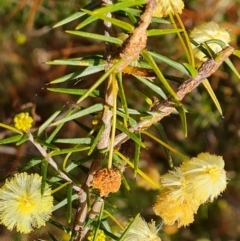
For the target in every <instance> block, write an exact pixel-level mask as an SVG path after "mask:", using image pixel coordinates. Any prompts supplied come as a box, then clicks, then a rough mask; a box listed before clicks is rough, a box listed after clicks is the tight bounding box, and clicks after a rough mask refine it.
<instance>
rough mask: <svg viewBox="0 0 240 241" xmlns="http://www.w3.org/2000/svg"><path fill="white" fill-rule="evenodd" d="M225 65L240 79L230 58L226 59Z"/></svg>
mask: <svg viewBox="0 0 240 241" xmlns="http://www.w3.org/2000/svg"><path fill="white" fill-rule="evenodd" d="M225 63H226V64H227V65H228V67H229V68H230V69H231V70H232V72H233V73H234V74H235V75H236V76H237V77H238V78H239V79H240V74H239V72H238V71H237V69H236V68H235V66H234V65H233V63H232V62H231V60H230V59H229V58H227V59H225Z"/></svg>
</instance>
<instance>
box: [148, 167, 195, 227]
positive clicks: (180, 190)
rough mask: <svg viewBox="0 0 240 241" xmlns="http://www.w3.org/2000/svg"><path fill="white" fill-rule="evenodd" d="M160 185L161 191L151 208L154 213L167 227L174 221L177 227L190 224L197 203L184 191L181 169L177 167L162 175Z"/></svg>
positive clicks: (184, 183) (184, 182)
mask: <svg viewBox="0 0 240 241" xmlns="http://www.w3.org/2000/svg"><path fill="white" fill-rule="evenodd" d="M160 183H161V187H162V189H161V191H160V194H159V196H158V197H157V201H156V204H155V206H154V208H153V210H154V212H155V213H156V214H157V215H159V216H160V217H161V218H162V219H163V221H164V223H165V224H167V225H172V224H174V223H175V222H176V221H177V222H178V227H181V226H186V225H188V224H190V223H192V222H193V220H194V213H196V212H197V209H198V207H199V203H198V202H196V201H195V200H194V199H192V197H191V194H189V193H188V192H187V191H186V190H187V188H186V185H187V184H186V179H185V177H184V175H183V172H182V170H181V168H179V167H178V168H176V169H175V170H174V171H169V173H167V174H165V175H163V176H162V177H161V178H160Z"/></svg>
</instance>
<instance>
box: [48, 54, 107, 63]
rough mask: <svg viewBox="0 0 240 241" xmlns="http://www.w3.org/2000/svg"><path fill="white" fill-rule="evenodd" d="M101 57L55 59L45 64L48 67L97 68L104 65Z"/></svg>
mask: <svg viewBox="0 0 240 241" xmlns="http://www.w3.org/2000/svg"><path fill="white" fill-rule="evenodd" d="M105 62H106V61H105V60H103V58H102V56H100V55H99V56H93V57H82V58H73V59H55V60H52V61H47V62H46V64H49V65H72V66H98V65H103V64H105Z"/></svg>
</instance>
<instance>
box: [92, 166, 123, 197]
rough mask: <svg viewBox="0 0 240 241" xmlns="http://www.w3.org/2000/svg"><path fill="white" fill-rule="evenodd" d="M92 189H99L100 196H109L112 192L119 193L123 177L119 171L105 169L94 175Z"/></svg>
mask: <svg viewBox="0 0 240 241" xmlns="http://www.w3.org/2000/svg"><path fill="white" fill-rule="evenodd" d="M90 185H91V187H93V188H95V189H98V190H99V192H100V196H101V197H103V196H107V195H108V194H109V193H110V192H113V193H114V192H117V191H118V190H119V188H120V186H121V175H120V173H119V171H118V170H117V169H108V168H103V169H100V170H98V171H97V172H96V173H95V174H94V175H93V180H92V182H91V183H90Z"/></svg>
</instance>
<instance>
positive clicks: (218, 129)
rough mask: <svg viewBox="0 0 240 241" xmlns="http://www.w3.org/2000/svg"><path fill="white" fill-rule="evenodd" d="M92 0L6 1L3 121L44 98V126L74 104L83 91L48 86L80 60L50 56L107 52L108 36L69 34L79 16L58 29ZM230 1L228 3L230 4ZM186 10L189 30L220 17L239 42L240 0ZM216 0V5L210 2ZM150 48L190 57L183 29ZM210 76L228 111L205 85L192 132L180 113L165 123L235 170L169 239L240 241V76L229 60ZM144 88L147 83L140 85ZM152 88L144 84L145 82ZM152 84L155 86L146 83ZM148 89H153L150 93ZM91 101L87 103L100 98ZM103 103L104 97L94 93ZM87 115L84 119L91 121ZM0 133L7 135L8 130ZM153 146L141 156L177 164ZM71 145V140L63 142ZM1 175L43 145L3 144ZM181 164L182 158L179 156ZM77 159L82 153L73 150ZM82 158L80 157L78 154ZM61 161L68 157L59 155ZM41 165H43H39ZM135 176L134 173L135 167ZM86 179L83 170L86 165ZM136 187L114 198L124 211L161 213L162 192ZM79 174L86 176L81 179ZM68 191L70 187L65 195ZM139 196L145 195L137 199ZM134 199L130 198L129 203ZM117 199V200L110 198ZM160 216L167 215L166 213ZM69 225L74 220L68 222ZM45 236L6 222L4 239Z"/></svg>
mask: <svg viewBox="0 0 240 241" xmlns="http://www.w3.org/2000/svg"><path fill="white" fill-rule="evenodd" d="M86 2H87V1H70V0H69V1H63V0H51V1H39V6H38V8H37V10H35V11H33V10H32V11H33V12H31V4H32V1H23V0H22V1H20V0H19V1H7V0H5V1H4V0H0V19H1V21H0V44H1V48H0V49H1V53H0V121H1V122H2V123H9V124H10V123H11V120H12V118H13V116H14V115H15V114H16V113H18V112H20V111H21V109H22V108H23V109H24V108H25V106H26V103H29V102H31V103H33V104H34V105H36V113H37V116H39V120H38V122H37V126H39V125H41V123H43V122H44V121H45V120H46V119H47V118H49V116H50V115H51V114H52V113H53V112H54V111H56V110H57V109H58V108H61V107H62V106H67V107H71V105H72V104H74V103H75V101H76V97H74V96H70V95H66V94H59V93H54V92H49V91H47V89H46V87H48V83H49V82H50V81H52V80H53V79H56V78H59V77H61V76H63V75H65V74H67V73H71V72H72V71H74V70H76V67H74V66H64V65H60V66H50V65H46V64H45V62H46V61H50V60H54V59H65V58H74V57H82V56H87V55H92V54H97V53H101V54H102V53H103V52H104V49H105V45H104V43H102V42H99V41H94V40H92V39H88V38H82V37H78V36H74V35H70V34H66V33H65V32H64V31H65V30H72V29H74V28H75V26H76V25H77V24H78V23H79V22H78V20H75V21H73V22H71V23H69V24H67V25H66V26H61V27H59V28H54V29H51V27H52V26H53V24H55V23H56V22H58V21H60V20H62V19H64V18H65V17H67V16H69V15H70V14H71V13H73V12H76V11H77V10H78V9H79V8H81V7H83V6H84V5H85V4H86ZM223 3H225V7H223ZM185 4H186V9H185V11H184V13H183V14H182V15H181V18H182V20H183V22H184V24H185V27H186V28H187V30H190V29H192V28H193V27H194V26H195V25H197V24H200V23H202V22H204V21H212V20H214V21H216V22H218V23H219V24H221V26H223V27H225V28H226V29H229V30H230V32H231V35H232V42H231V46H233V47H235V48H236V49H238V48H239V29H238V28H237V27H236V26H239V24H240V16H239V8H240V3H239V1H234V0H232V1H226V2H225V1H218V0H216V1H212V2H211V3H207V2H206V1H202V0H197V1H191V0H188V1H185ZM210 5H211V6H210ZM84 30H85V31H89V32H95V33H99V34H100V33H102V26H101V25H99V23H94V24H92V25H89V26H88V27H87V28H85V29H84ZM148 44H149V45H148V49H149V50H152V51H158V50H159V49H160V50H161V54H166V55H168V56H169V54H170V55H171V58H172V59H178V60H179V61H184V59H183V51H182V49H181V45H180V43H179V42H178V41H177V40H176V36H175V35H168V36H167V37H161V36H160V37H156V38H151V39H150V41H149V43H148ZM231 60H232V62H233V63H234V65H235V66H236V68H237V69H238V70H239V69H240V63H239V60H238V59H237V58H236V57H231ZM161 68H162V69H164V72H166V73H168V74H172V75H174V74H175V72H174V70H172V69H170V68H169V67H168V66H164V65H162V66H161ZM98 76H99V75H98V74H96V75H94V78H93V77H92V76H90V77H88V78H86V79H85V80H84V81H81V79H79V80H78V81H69V82H65V83H64V84H62V85H61V87H62V88H63V87H64V88H67V87H68V88H73V87H79V88H86V89H87V88H88V87H89V86H91V85H92V84H93V83H94V80H95V79H97V77H98ZM209 81H210V83H211V85H212V88H213V90H214V92H215V94H216V96H217V98H218V100H219V102H220V104H221V106H222V109H223V117H221V116H220V115H219V113H218V111H217V110H216V107H215V105H214V104H213V102H212V101H211V99H210V97H209V95H208V94H207V92H206V90H205V88H203V86H200V87H199V88H198V89H196V90H194V91H193V92H192V93H191V94H190V95H188V96H186V98H185V99H184V104H185V107H186V108H187V110H188V113H187V121H188V136H187V138H185V137H184V135H183V131H182V125H181V120H180V118H179V116H178V115H175V114H173V115H171V116H169V117H166V118H164V119H163V120H162V121H161V124H162V125H163V126H164V128H165V132H166V135H167V139H168V143H169V144H170V145H172V146H173V147H174V148H175V149H177V150H180V151H181V152H182V153H184V154H186V155H188V156H196V155H197V154H198V153H199V152H204V151H207V152H210V153H216V154H218V155H222V156H223V157H224V160H225V163H226V170H227V171H228V177H229V179H230V180H229V184H228V188H227V190H226V191H225V192H224V193H223V195H222V197H220V198H219V199H218V200H216V201H215V202H214V203H212V204H206V205H204V206H202V207H201V208H200V210H199V211H198V214H197V215H196V219H195V222H194V223H193V224H192V225H190V227H187V228H181V229H179V230H176V229H171V230H170V229H165V230H164V231H165V232H164V233H163V234H162V240H165V241H166V240H172V241H175V240H199V241H200V240H201V239H204V238H205V239H206V240H213V241H218V240H223V241H225V240H226V241H227V240H240V215H239V212H240V176H239V174H240V173H239V172H240V164H239V156H240V141H239V137H240V110H239V103H240V82H239V80H238V79H237V78H236V77H235V76H234V75H233V74H232V72H231V71H230V70H229V68H228V67H227V66H225V65H223V67H222V68H221V70H219V71H217V72H216V73H215V74H214V75H213V76H212V77H211V78H209ZM124 85H125V89H126V90H132V89H136V85H139V82H136V80H133V79H132V78H131V77H125V82H124ZM138 88H139V86H138ZM140 88H142V91H143V92H144V86H142V87H140ZM146 91H147V90H146ZM146 94H147V93H146ZM88 101H89V100H87V101H86V103H85V104H86V106H88V105H89V104H93V103H94V102H92V103H89V102H88ZM94 101H95V102H97V101H96V100H94ZM128 101H129V104H130V107H131V108H140V109H141V108H146V106H147V105H146V103H145V101H144V98H141V97H140V98H139V93H138V92H137V91H135V92H134V91H131V96H130V97H128ZM89 121H90V120H89V119H87V118H86V119H83V124H87V123H89ZM60 134H61V137H62V138H63V137H64V138H70V137H71V138H72V137H79V136H81V134H82V133H81V131H80V129H79V128H78V127H77V126H76V125H75V124H74V123H68V124H67V125H65V126H64V128H63V129H62V130H61V133H60ZM0 135H3V136H4V135H6V133H5V132H4V131H3V130H1V132H0ZM144 142H145V143H147V150H143V152H142V154H141V158H142V159H144V160H145V161H146V162H147V163H149V164H151V165H155V166H156V168H158V170H159V172H160V173H165V172H166V171H167V170H169V164H168V160H167V157H166V154H165V152H164V149H163V148H159V145H158V144H156V143H154V142H152V141H151V140H150V139H148V138H147V137H146V138H145V139H144ZM63 147H64V145H63ZM0 152H1V164H0V165H1V166H0V167H1V170H2V171H1V172H0V176H1V178H5V177H6V176H8V175H11V174H12V173H14V172H15V171H16V170H17V169H18V168H19V167H20V166H21V165H22V164H23V163H25V162H27V161H28V160H30V159H31V158H33V157H34V156H35V155H37V152H36V150H35V149H34V148H33V147H32V146H31V145H30V144H24V145H22V146H20V147H16V146H15V145H9V149H7V148H6V147H1V149H0ZM172 157H173V163H174V165H178V164H179V162H180V159H178V157H177V156H175V155H173V156H172ZM72 158H74V157H72ZM75 158H76V159H77V156H75ZM59 161H61V160H59ZM34 171H39V169H38V168H37V167H35V169H34ZM129 175H131V174H130V172H129ZM79 179H80V180H81V173H80V172H79ZM130 179H131V181H130V182H129V184H130V186H131V192H128V191H127V190H126V189H124V188H122V189H121V191H120V192H119V193H118V194H117V196H115V197H110V198H109V199H108V201H109V203H110V204H112V203H116V206H118V208H119V212H117V213H116V216H117V217H120V218H121V213H122V214H123V215H124V216H126V217H132V216H135V215H136V214H137V213H138V212H141V214H142V215H143V216H144V218H145V219H146V220H150V219H151V218H154V219H156V220H157V217H154V216H153V214H152V212H151V210H150V207H151V205H153V204H154V198H155V197H156V194H157V192H155V191H150V192H148V191H146V190H144V189H141V188H140V189H139V187H137V186H136V184H135V181H134V178H133V177H132V176H130ZM80 180H79V181H80ZM61 195H62V196H64V195H65V192H64V190H63V191H62V193H61V194H59V197H58V198H59V199H61ZM136 197H138V198H137V200H136ZM126 200H128V202H126ZM110 204H109V205H110ZM54 215H55V217H54V218H53V219H55V220H59V219H60V220H61V221H62V222H66V220H65V219H66V218H65V216H64V215H63V214H62V213H61V211H60V212H57V213H54ZM158 221H159V222H160V219H158ZM66 225H67V224H66ZM48 230H50V231H51V232H52V230H53V232H54V233H55V234H56V237H59V240H61V239H63V240H67V239H64V235H63V233H62V232H60V231H58V230H57V229H56V228H54V226H50V225H48ZM35 237H42V238H43V239H44V238H45V239H46V240H48V238H47V237H48V236H47V230H46V229H41V230H38V231H36V233H34V234H31V235H30V236H24V235H22V236H21V235H18V234H17V233H13V232H12V233H10V232H8V231H7V230H6V229H5V228H3V227H1V229H0V238H1V240H33V239H34V238H35Z"/></svg>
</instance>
